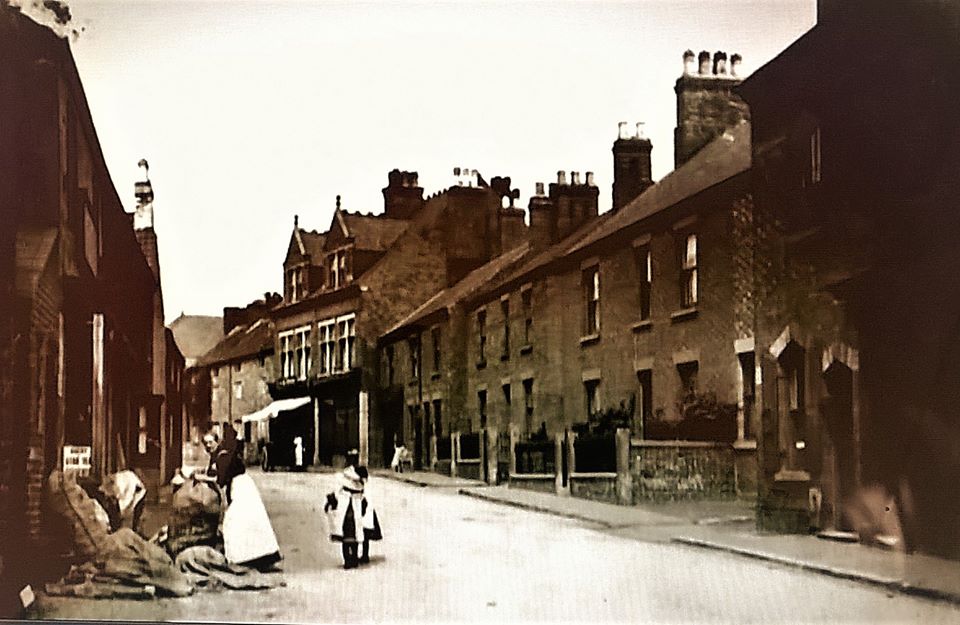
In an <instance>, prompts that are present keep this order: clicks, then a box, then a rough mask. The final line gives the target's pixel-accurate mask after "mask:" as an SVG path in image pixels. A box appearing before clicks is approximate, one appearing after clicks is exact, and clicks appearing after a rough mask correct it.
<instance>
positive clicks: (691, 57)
mask: <svg viewBox="0 0 960 625" xmlns="http://www.w3.org/2000/svg"><path fill="white" fill-rule="evenodd" d="M696 58H697V55H695V54H694V53H693V50H687V51H686V52H684V53H683V73H684V74H688V75H689V74H695V73H696V67H697V66H696Z"/></svg>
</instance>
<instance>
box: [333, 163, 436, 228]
mask: <svg viewBox="0 0 960 625" xmlns="http://www.w3.org/2000/svg"><path fill="white" fill-rule="evenodd" d="M339 199H340V196H337V204H338V206H339V203H340V202H339ZM421 206H423V189H422V188H420V186H418V184H417V172H415V171H412V172H411V171H400V170H399V169H394V170H393V171H391V172H390V173H389V174H387V186H386V187H385V188H384V189H383V213H384V215H386V216H387V217H392V218H394V219H410V218H412V217H413V216H414V215H415V214H416V213H417V211H419V210H420V207H421Z"/></svg>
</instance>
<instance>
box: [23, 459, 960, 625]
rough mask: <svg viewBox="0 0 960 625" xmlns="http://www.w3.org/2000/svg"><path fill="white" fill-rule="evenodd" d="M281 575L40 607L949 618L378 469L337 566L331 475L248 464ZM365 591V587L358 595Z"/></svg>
mask: <svg viewBox="0 0 960 625" xmlns="http://www.w3.org/2000/svg"><path fill="white" fill-rule="evenodd" d="M254 477H255V479H256V480H257V482H258V484H259V485H260V488H261V491H262V493H263V496H264V500H265V502H266V504H267V507H268V509H269V511H270V514H271V516H272V518H273V523H274V527H275V529H276V532H277V535H278V538H279V540H280V545H281V548H282V549H283V551H284V553H285V556H286V562H285V569H286V580H287V586H286V587H285V588H281V589H277V590H272V591H267V592H263V593H256V592H225V593H219V594H210V593H200V594H197V595H195V596H193V597H190V598H187V599H164V600H156V601H150V602H135V601H106V600H101V601H92V600H78V599H51V598H41V600H40V610H39V611H38V614H36V616H40V617H44V618H83V619H131V620H132V619H150V620H156V619H160V620H192V621H234V622H240V621H253V622H262V621H281V622H331V621H333V622H358V621H360V622H369V621H376V622H398V621H400V622H411V621H414V622H419V621H477V620H483V621H488V622H515V621H526V620H530V621H533V620H541V621H543V620H546V621H574V622H587V621H589V622H598V621H620V622H626V621H631V622H696V623H703V622H729V623H751V622H752V623H774V622H779V623H801V622H863V623H875V622H896V623H901V622H924V623H928V624H933V623H955V622H957V621H958V619H960V611H958V609H957V608H955V607H951V606H949V605H946V604H939V603H934V602H930V601H926V600H923V599H916V598H911V597H905V596H902V595H888V594H886V593H884V592H881V591H879V590H874V589H870V588H865V587H862V586H858V585H856V584H853V583H850V582H845V581H840V580H835V579H830V578H826V577H822V576H817V575H814V574H809V573H804V572H799V571H791V570H785V569H782V568H779V567H776V566H770V565H766V564H763V563H759V562H751V561H749V560H745V559H742V558H737V557H732V556H727V555H723V554H714V553H710V552H704V551H700V550H695V549H689V548H685V547H682V546H675V545H655V544H649V543H644V542H639V541H636V540H631V539H627V538H621V537H617V536H613V535H608V534H604V533H600V532H597V531H595V530H594V529H592V528H591V527H589V526H587V525H586V524H584V523H580V522H577V521H571V520H567V519H561V518H556V517H553V516H548V515H543V514H538V513H532V512H527V511H523V510H518V509H514V508H510V507H505V506H498V505H496V504H492V503H489V502H485V501H479V500H476V499H473V498H469V497H463V496H459V495H457V494H456V489H428V488H418V487H415V486H410V485H407V484H402V483H397V482H394V481H390V480H384V479H382V478H374V479H373V480H372V482H371V484H370V487H369V490H370V496H371V498H372V499H374V501H375V503H376V504H377V505H378V508H379V509H380V511H381V518H382V523H383V529H384V532H385V536H386V538H385V540H384V541H382V542H381V543H379V544H377V543H374V546H373V549H372V553H373V556H374V559H373V562H372V563H371V564H370V565H368V566H367V567H366V568H361V569H359V570H355V571H344V570H342V569H340V568H339V565H340V560H339V553H338V550H337V549H335V548H334V546H333V545H332V544H330V543H329V542H327V541H325V540H324V536H323V535H324V530H323V528H324V524H323V519H322V517H321V514H320V510H321V507H322V496H323V493H324V492H326V491H327V490H328V489H330V487H331V484H332V476H331V475H324V474H289V473H270V474H255V476H254ZM358 597H363V601H362V602H360V601H358V600H357V598H358Z"/></svg>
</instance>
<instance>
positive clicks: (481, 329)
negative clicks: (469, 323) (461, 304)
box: [477, 310, 487, 363]
mask: <svg viewBox="0 0 960 625" xmlns="http://www.w3.org/2000/svg"><path fill="white" fill-rule="evenodd" d="M477 334H478V336H479V337H480V344H479V346H478V348H479V350H480V352H479V353H480V358H479V362H480V363H485V362H486V361H487V311H485V310H481V311H479V312H478V313H477Z"/></svg>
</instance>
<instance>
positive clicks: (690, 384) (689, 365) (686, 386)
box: [677, 361, 700, 400]
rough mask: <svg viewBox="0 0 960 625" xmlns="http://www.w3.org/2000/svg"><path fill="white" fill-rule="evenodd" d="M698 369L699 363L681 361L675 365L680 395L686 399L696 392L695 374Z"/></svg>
mask: <svg viewBox="0 0 960 625" xmlns="http://www.w3.org/2000/svg"><path fill="white" fill-rule="evenodd" d="M699 371H700V363H698V362H696V361H694V362H682V363H680V364H678V365H677V373H678V374H679V376H680V395H681V398H682V399H684V400H686V399H688V398H690V397H692V396H694V395H696V394H697V374H698V372H699Z"/></svg>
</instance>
